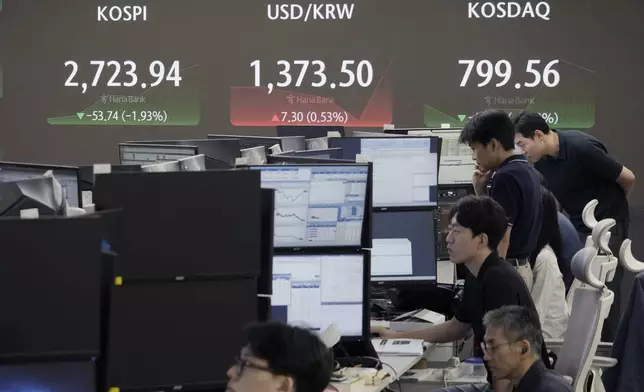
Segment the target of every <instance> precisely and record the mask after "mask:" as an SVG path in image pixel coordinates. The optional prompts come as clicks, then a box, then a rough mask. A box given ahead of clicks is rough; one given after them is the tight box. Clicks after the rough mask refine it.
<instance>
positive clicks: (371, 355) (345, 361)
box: [333, 339, 382, 369]
mask: <svg viewBox="0 0 644 392" xmlns="http://www.w3.org/2000/svg"><path fill="white" fill-rule="evenodd" d="M333 357H334V358H335V360H336V361H337V362H338V364H339V365H340V367H363V368H375V369H382V363H381V362H380V359H379V357H378V353H377V352H376V349H375V348H374V347H373V344H371V339H360V340H344V339H342V340H340V341H339V342H338V344H336V345H335V346H334V347H333Z"/></svg>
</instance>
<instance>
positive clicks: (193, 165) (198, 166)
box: [178, 154, 206, 171]
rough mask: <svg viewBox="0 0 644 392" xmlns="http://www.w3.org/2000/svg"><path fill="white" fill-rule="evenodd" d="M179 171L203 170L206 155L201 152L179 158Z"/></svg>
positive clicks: (204, 168)
mask: <svg viewBox="0 0 644 392" xmlns="http://www.w3.org/2000/svg"><path fill="white" fill-rule="evenodd" d="M178 162H179V166H180V167H181V171H204V170H206V156H205V155H203V154H199V155H195V156H193V157H187V158H182V159H179V161H178Z"/></svg>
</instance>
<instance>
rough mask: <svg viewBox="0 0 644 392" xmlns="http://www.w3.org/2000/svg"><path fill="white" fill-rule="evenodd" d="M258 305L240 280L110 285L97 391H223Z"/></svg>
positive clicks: (252, 287) (252, 286)
mask: <svg viewBox="0 0 644 392" xmlns="http://www.w3.org/2000/svg"><path fill="white" fill-rule="evenodd" d="M214 252H216V249H213V256H214V257H216V256H215V253H214ZM211 260H212V258H211ZM126 282H127V280H126ZM258 302H259V298H258V297H257V280H256V279H254V278H245V279H244V278H240V277H239V275H237V276H236V277H235V276H233V277H231V276H226V275H220V276H219V277H218V278H217V279H214V280H208V279H202V280H199V279H196V280H189V279H188V280H186V281H184V282H158V281H157V282H155V283H147V284H129V285H128V284H127V283H125V284H123V285H122V286H118V287H112V289H111V298H110V318H109V325H106V327H105V328H106V329H107V332H108V334H109V337H108V339H107V345H108V347H107V352H108V353H109V355H108V356H107V358H106V366H105V374H106V378H107V381H106V383H107V388H105V389H103V391H108V390H109V391H114V390H120V391H122V392H133V391H137V392H140V391H218V390H223V389H220V388H225V385H226V382H227V381H228V377H227V376H226V372H227V370H228V369H230V366H231V364H234V360H235V357H236V356H237V355H239V351H240V350H241V348H242V347H243V346H244V345H245V344H247V343H248V342H247V340H246V336H244V328H245V327H246V326H248V325H249V324H251V323H255V322H257V321H258V315H257V309H258Z"/></svg>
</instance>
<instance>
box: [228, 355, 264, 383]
mask: <svg viewBox="0 0 644 392" xmlns="http://www.w3.org/2000/svg"><path fill="white" fill-rule="evenodd" d="M235 367H236V370H237V372H236V373H237V377H236V379H240V378H241V376H242V374H244V369H246V368H248V369H255V370H261V371H265V372H270V373H272V372H273V371H272V370H271V369H270V368H269V367H267V366H260V365H256V364H254V363H252V362H250V361H249V360H247V359H243V358H240V357H237V358H235Z"/></svg>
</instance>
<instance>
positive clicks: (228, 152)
mask: <svg viewBox="0 0 644 392" xmlns="http://www.w3.org/2000/svg"><path fill="white" fill-rule="evenodd" d="M128 143H136V144H157V145H158V144H170V145H174V146H177V145H183V146H197V154H199V155H204V160H205V165H206V169H209V170H212V169H231V168H234V167H235V159H237V158H239V157H240V152H239V150H240V148H241V147H240V145H239V139H178V140H137V141H129V142H128Z"/></svg>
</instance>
